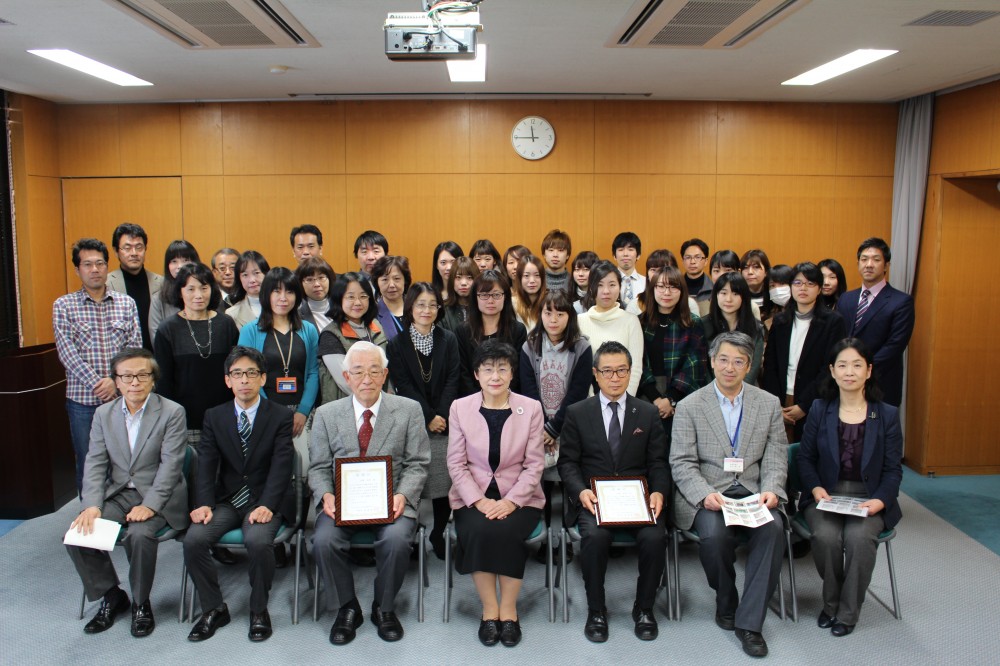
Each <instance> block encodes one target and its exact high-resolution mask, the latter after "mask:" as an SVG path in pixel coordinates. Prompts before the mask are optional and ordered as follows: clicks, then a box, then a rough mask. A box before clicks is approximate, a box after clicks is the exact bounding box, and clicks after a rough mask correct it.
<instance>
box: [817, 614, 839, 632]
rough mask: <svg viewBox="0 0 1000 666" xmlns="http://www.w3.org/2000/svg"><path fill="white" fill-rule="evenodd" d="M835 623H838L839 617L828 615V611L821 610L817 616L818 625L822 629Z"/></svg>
mask: <svg viewBox="0 0 1000 666" xmlns="http://www.w3.org/2000/svg"><path fill="white" fill-rule="evenodd" d="M835 624H837V618H835V617H832V616H830V615H827V614H826V611H823V612H821V613H820V614H819V617H818V618H816V626H817V627H819V628H820V629H829V628H830V627H832V626H833V625H835Z"/></svg>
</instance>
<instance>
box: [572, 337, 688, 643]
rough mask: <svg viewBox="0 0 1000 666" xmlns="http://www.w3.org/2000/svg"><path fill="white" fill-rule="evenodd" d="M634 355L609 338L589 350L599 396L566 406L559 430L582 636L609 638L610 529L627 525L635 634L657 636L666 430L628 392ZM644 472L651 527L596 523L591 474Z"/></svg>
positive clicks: (652, 409) (655, 415) (651, 411)
mask: <svg viewBox="0 0 1000 666" xmlns="http://www.w3.org/2000/svg"><path fill="white" fill-rule="evenodd" d="M631 370H632V356H631V355H630V354H629V351H628V349H627V348H626V347H625V345H623V344H621V343H620V342H614V341H609V342H605V343H604V344H602V345H601V346H600V347H598V348H597V351H596V352H595V353H594V378H595V379H596V380H597V385H598V387H600V391H599V392H598V394H597V395H595V396H593V397H591V398H587V399H586V400H582V401H580V402H578V403H576V404H575V405H571V406H570V407H569V408H568V409H567V410H566V421H565V423H564V424H563V429H562V434H561V435H560V438H559V440H560V447H559V476H560V477H561V478H562V482H563V484H564V485H565V488H566V490H565V494H566V498H567V501H568V502H569V507H568V509H567V511H566V518H565V520H566V525H573V524H574V523H575V524H576V525H577V527H578V528H579V530H580V535H581V536H582V537H583V541H582V542H581V546H580V567H581V568H582V569H583V582H584V585H585V587H586V588H587V607H588V611H587V623H586V625H585V626H584V630H583V633H584V635H585V636H586V637H587V639H588V640H590V641H593V642H595V643H603V642H604V641H606V640H608V614H607V608H606V607H605V604H604V578H605V574H606V572H607V568H608V558H609V556H610V553H611V541H612V538H613V536H614V532H615V531H618V530H625V531H628V532H629V533H631V535H632V536H633V537H634V538H635V541H636V545H637V546H638V550H639V579H638V580H637V581H636V590H635V603H634V604H633V606H632V620H633V622H635V635H636V637H637V638H639V639H640V640H644V641H651V640H653V639H655V638H656V636H657V634H658V627H657V623H656V617H655V616H654V615H653V603H654V602H655V601H656V591H657V589H658V588H659V583H660V579H661V578H662V577H663V568H664V566H665V565H666V533H665V531H664V525H665V524H666V516H667V513H666V511H665V509H666V498H668V497H669V496H670V472H669V470H668V469H667V446H666V434H665V433H664V432H663V426H662V425H661V423H660V414H659V412H658V411H657V409H656V407H654V406H653V405H652V404H650V403H648V402H645V401H643V400H639V399H637V398H634V397H632V396H630V395H628V394H627V393H626V391H625V389H627V388H628V381H629V375H630V373H631ZM602 476H642V477H645V479H646V485H647V488H648V490H649V508H650V510H651V512H652V514H653V517H654V518H655V519H656V523H655V524H652V525H645V526H638V527H626V528H622V527H616V528H614V530H612V529H609V528H607V527H601V526H599V525H598V524H597V516H596V505H597V496H596V495H594V492H593V491H592V490H591V487H590V480H591V478H593V477H602Z"/></svg>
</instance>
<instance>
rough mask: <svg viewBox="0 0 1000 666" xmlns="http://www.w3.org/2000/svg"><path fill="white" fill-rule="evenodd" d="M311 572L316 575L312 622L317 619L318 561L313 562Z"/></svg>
mask: <svg viewBox="0 0 1000 666" xmlns="http://www.w3.org/2000/svg"><path fill="white" fill-rule="evenodd" d="M313 572H314V574H315V576H316V587H315V588H313V622H316V621H317V620H319V562H315V563H313Z"/></svg>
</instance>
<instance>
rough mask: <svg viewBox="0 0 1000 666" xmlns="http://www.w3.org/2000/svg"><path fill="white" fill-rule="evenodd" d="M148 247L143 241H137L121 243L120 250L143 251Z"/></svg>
mask: <svg viewBox="0 0 1000 666" xmlns="http://www.w3.org/2000/svg"><path fill="white" fill-rule="evenodd" d="M145 249H146V246H145V245H143V244H142V243H137V244H135V245H119V246H118V251H119V252H142V251H143V250H145Z"/></svg>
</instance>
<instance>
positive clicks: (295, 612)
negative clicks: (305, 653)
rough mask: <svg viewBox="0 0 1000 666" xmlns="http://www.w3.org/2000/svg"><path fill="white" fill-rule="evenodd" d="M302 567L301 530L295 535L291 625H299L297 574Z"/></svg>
mask: <svg viewBox="0 0 1000 666" xmlns="http://www.w3.org/2000/svg"><path fill="white" fill-rule="evenodd" d="M301 565H302V530H301V529H300V530H299V531H298V533H297V534H296V535H295V596H294V597H293V599H292V624H298V623H299V572H300V569H301Z"/></svg>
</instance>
